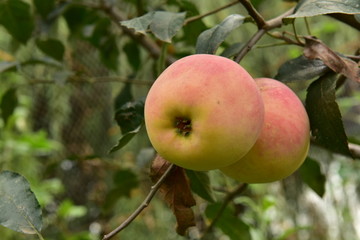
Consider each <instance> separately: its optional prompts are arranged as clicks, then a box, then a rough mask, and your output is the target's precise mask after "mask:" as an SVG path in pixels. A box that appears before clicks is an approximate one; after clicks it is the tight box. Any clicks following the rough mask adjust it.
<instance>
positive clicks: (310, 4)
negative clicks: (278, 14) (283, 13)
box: [283, 0, 360, 23]
mask: <svg viewBox="0 0 360 240" xmlns="http://www.w3.org/2000/svg"><path fill="white" fill-rule="evenodd" d="M330 13H343V14H360V4H359V0H346V1H344V0H331V1H325V0H302V1H300V2H299V3H298V5H297V6H296V9H295V13H294V14H292V15H290V16H288V17H286V18H284V19H283V20H284V22H285V23H288V22H292V21H293V20H294V18H299V17H313V16H318V15H324V14H330Z"/></svg>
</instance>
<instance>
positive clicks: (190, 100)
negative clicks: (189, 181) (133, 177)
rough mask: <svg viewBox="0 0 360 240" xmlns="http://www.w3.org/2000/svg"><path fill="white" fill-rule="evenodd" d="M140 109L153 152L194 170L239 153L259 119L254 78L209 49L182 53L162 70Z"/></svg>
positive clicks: (254, 135)
mask: <svg viewBox="0 0 360 240" xmlns="http://www.w3.org/2000/svg"><path fill="white" fill-rule="evenodd" d="M144 111H145V125H146V130H147V133H148V136H149V139H150V142H151V143H152V145H153V147H154V148H155V150H156V151H157V152H158V154H159V155H160V156H162V157H163V158H164V159H166V160H167V161H169V162H171V163H174V164H175V165H178V166H180V167H183V168H187V169H192V170H198V171H207V170H212V169H218V168H220V167H225V166H227V165H230V164H232V163H234V162H236V161H237V160H238V159H240V158H241V157H242V156H244V155H245V154H246V153H247V152H248V151H249V150H250V148H251V147H252V146H253V145H254V143H255V141H256V139H257V138H258V136H259V134H260V131H261V129H262V125H263V120H264V105H263V102H262V98H261V95H260V91H259V89H258V88H257V86H256V84H255V81H254V79H253V78H252V77H251V76H250V75H249V73H248V72H247V71H246V70H245V69H243V68H242V67H241V66H240V65H239V64H237V63H235V62H234V61H232V60H230V59H227V58H224V57H220V56H216V55H209V54H195V55H190V56H187V57H184V58H182V59H180V60H178V61H176V62H175V63H173V64H172V65H170V66H169V67H168V68H167V69H165V71H164V72H163V73H162V74H160V76H159V77H158V78H157V79H156V81H155V82H154V84H153V85H152V87H151V88H150V90H149V93H148V95H147V98H146V101H145V110H144ZM190 121H191V123H190ZM183 122H184V123H183ZM179 129H180V130H179Z"/></svg>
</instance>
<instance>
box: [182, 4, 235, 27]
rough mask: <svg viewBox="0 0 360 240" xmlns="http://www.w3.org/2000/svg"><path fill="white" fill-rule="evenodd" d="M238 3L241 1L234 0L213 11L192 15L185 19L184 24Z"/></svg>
mask: <svg viewBox="0 0 360 240" xmlns="http://www.w3.org/2000/svg"><path fill="white" fill-rule="evenodd" d="M238 3H239V1H238V0H236V1H233V2H231V3H229V4H226V5H224V6H222V7H219V8H217V9H214V10H212V11H210V12H207V13H204V14H201V15H197V16H193V17H190V18H188V19H186V20H185V22H184V25H187V24H189V23H191V22H194V21H196V20H199V19H201V18H204V17H207V16H209V15H212V14H214V13H217V12H219V11H221V10H224V9H226V8H228V7H231V6H233V5H235V4H238Z"/></svg>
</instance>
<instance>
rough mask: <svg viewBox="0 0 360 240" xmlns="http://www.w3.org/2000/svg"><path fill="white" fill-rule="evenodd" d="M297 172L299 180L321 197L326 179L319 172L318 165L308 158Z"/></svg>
mask: <svg viewBox="0 0 360 240" xmlns="http://www.w3.org/2000/svg"><path fill="white" fill-rule="evenodd" d="M299 172H300V176H301V179H302V180H303V181H304V182H305V183H306V184H307V185H308V186H309V187H310V188H311V189H312V190H314V192H316V193H317V194H318V195H319V196H320V197H323V196H324V193H325V182H326V177H325V175H324V174H322V172H321V169H320V164H319V163H318V162H317V161H315V160H313V159H311V158H310V157H308V158H306V160H305V162H304V163H303V164H302V166H301V167H300V168H299Z"/></svg>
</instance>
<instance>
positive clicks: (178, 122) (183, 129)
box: [175, 117, 192, 137]
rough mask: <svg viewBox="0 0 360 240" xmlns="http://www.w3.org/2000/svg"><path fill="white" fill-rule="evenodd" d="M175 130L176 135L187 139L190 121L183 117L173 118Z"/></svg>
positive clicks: (189, 131)
mask: <svg viewBox="0 0 360 240" xmlns="http://www.w3.org/2000/svg"><path fill="white" fill-rule="evenodd" d="M175 128H176V131H177V133H178V134H180V135H182V136H184V137H187V136H189V135H190V133H191V129H192V128H191V120H190V119H188V118H184V117H176V118H175Z"/></svg>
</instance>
